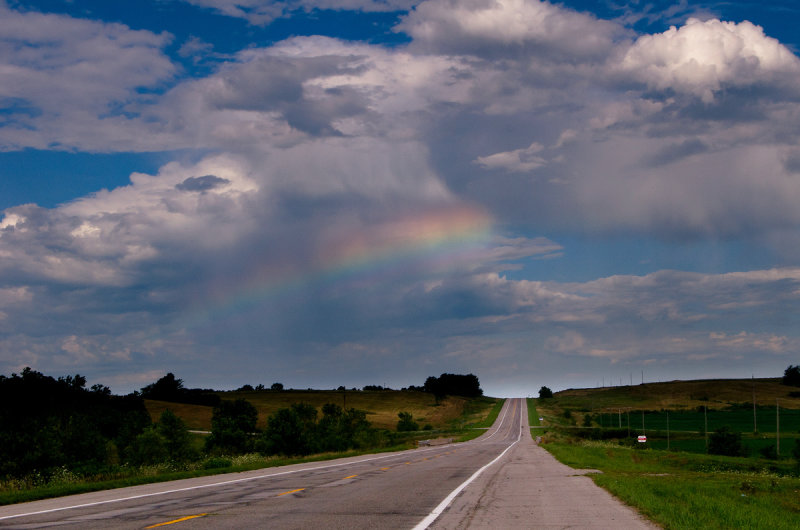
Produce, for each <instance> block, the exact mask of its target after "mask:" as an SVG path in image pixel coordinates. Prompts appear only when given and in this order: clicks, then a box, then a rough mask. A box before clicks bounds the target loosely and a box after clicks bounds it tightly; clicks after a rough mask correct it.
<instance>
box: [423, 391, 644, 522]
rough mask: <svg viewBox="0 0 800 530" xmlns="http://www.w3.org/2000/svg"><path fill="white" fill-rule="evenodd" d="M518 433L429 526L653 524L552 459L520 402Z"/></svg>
mask: <svg viewBox="0 0 800 530" xmlns="http://www.w3.org/2000/svg"><path fill="white" fill-rule="evenodd" d="M520 405H521V409H520V418H521V421H522V425H521V438H520V442H519V443H517V444H514V445H513V446H512V447H510V448H509V449H508V451H507V453H506V454H505V455H503V457H502V458H500V459H498V461H497V462H496V463H495V464H494V465H492V466H491V467H489V468H488V469H487V470H486V472H485V473H483V474H482V475H480V476H479V477H478V478H476V480H475V481H474V482H472V483H471V484H470V485H469V486H467V487H466V488H465V489H464V490H463V492H462V493H461V494H460V495H458V496H457V497H456V498H455V499H454V501H453V502H452V503H451V504H450V505H449V506H448V508H447V509H446V510H444V512H443V513H442V514H441V516H439V517H438V518H437V519H436V520H435V521H434V522H433V524H432V525H430V527H429V528H431V529H432V530H433V529H435V530H444V529H448V530H451V529H452V530H455V529H458V530H463V529H469V528H559V529H560V528H614V529H616V528H625V529H626V530H628V529H653V528H657V526H655V525H653V524H652V523H651V522H649V521H647V520H645V519H644V518H642V517H641V516H640V515H639V514H638V513H637V512H636V511H634V510H633V509H631V508H629V507H628V506H625V505H624V504H622V503H621V502H620V501H619V500H618V499H615V498H614V497H612V496H611V495H610V494H609V493H608V492H607V491H605V490H603V489H602V488H600V487H599V486H597V485H595V483H594V482H593V481H592V480H591V479H590V478H589V477H587V476H586V474H587V473H588V472H590V471H591V470H576V469H573V468H571V467H568V466H565V465H564V464H561V463H560V462H558V461H557V460H556V459H555V458H553V456H551V455H550V453H548V452H547V451H545V450H544V449H542V448H541V447H539V446H538V445H536V443H535V442H534V441H533V439H532V438H531V435H530V428H529V426H528V422H527V418H528V413H527V404H526V403H525V402H524V401H521V403H520Z"/></svg>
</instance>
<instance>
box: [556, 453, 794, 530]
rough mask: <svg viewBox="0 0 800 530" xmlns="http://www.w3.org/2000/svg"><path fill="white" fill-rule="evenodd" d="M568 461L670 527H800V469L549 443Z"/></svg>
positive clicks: (621, 497)
mask: <svg viewBox="0 0 800 530" xmlns="http://www.w3.org/2000/svg"><path fill="white" fill-rule="evenodd" d="M544 447H545V448H546V449H547V450H548V451H550V452H551V453H552V454H553V455H554V456H556V458H558V460H560V461H561V462H563V463H565V464H567V465H569V466H572V467H575V468H584V469H585V468H590V469H598V470H600V471H602V474H594V475H592V479H593V480H594V481H595V482H596V483H597V484H598V485H600V486H602V487H604V488H606V489H608V490H609V491H610V492H611V493H613V494H614V495H616V496H617V497H619V498H620V499H622V500H623V501H624V502H626V503H627V504H630V505H632V506H634V507H636V508H637V509H639V511H640V512H642V513H643V514H644V515H646V516H648V517H649V518H651V519H652V520H653V521H655V522H657V523H658V524H660V525H662V526H664V527H665V528H775V529H777V528H787V529H788V528H798V527H800V496H798V491H800V478H798V477H797V476H787V475H788V474H789V473H790V472H791V471H792V468H791V466H792V465H793V464H789V463H784V464H783V465H776V464H774V463H769V462H766V461H756V460H755V459H748V458H732V457H718V456H709V455H696V454H688V453H673V452H666V451H656V450H651V449H644V450H642V449H636V448H629V447H620V446H618V445H615V444H612V443H604V442H583V443H578V444H565V443H550V444H546V445H544Z"/></svg>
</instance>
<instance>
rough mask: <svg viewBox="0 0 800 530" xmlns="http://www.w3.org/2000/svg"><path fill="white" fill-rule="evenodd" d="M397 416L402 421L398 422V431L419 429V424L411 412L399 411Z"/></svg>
mask: <svg viewBox="0 0 800 530" xmlns="http://www.w3.org/2000/svg"><path fill="white" fill-rule="evenodd" d="M397 417H398V418H400V421H398V422H397V430H398V431H418V430H419V425H418V424H417V422H415V421H414V419H413V418H412V417H411V413H410V412H398V413H397Z"/></svg>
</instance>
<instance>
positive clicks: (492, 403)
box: [456, 397, 506, 442]
mask: <svg viewBox="0 0 800 530" xmlns="http://www.w3.org/2000/svg"><path fill="white" fill-rule="evenodd" d="M505 401H506V400H505V399H497V398H487V397H482V398H478V399H475V400H473V401H472V402H471V405H470V407H469V408H468V409H467V410H465V411H464V416H463V417H465V418H468V419H467V420H465V421H464V422H462V425H463V428H462V429H461V434H460V436H458V437H457V438H456V441H457V442H468V441H469V440H474V439H475V438H477V437H478V436H480V435H481V434H483V433H484V432H486V431H485V429H488V428H489V427H491V426H492V425H493V424H494V422H495V421H496V420H497V416H499V415H500V410H501V409H502V408H503V403H505ZM490 407H491V408H490ZM487 410H488V414H487V413H486V412H487Z"/></svg>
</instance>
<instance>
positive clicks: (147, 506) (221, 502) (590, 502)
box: [0, 399, 650, 530]
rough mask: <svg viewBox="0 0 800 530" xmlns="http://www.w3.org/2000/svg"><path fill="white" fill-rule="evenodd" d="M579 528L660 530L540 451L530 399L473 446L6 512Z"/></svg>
mask: <svg viewBox="0 0 800 530" xmlns="http://www.w3.org/2000/svg"><path fill="white" fill-rule="evenodd" d="M543 480H547V484H545V483H544V482H543ZM544 485H547V487H546V488H543V486H544ZM576 485H577V486H580V487H576ZM559 488H560V489H559ZM595 497H597V499H599V500H597V501H596V500H595ZM540 512H541V513H540ZM576 514H577V515H576ZM576 517H577V518H576ZM573 520H574V521H573ZM571 521H573V522H571ZM564 523H567V524H564ZM172 525H176V526H172ZM576 525H577V526H583V527H595V528H601V527H605V528H609V527H617V528H621V527H624V528H632V527H637V525H638V527H641V528H648V527H650V526H648V523H646V522H645V521H643V520H642V519H640V518H639V517H638V516H637V515H636V514H635V513H634V512H632V511H631V510H630V509H628V508H626V507H624V506H623V505H621V504H620V503H618V502H617V501H615V500H614V499H613V498H612V497H611V496H610V495H608V493H606V492H605V491H603V490H601V489H600V488H598V487H597V486H595V485H594V483H592V482H591V480H590V479H588V478H587V477H584V476H580V474H579V473H577V472H576V471H575V470H572V469H571V468H568V467H566V466H563V465H562V464H559V463H557V462H556V461H555V459H553V458H552V457H551V456H550V455H549V454H547V453H546V452H545V451H544V450H542V449H541V448H539V447H537V446H536V445H535V444H534V442H533V440H532V439H531V436H530V429H529V427H528V425H527V407H526V403H525V400H524V399H508V400H506V402H505V404H504V406H503V408H502V410H501V412H500V415H499V416H498V419H497V421H496V422H495V424H494V425H493V426H492V428H491V429H489V430H488V431H487V432H486V433H485V434H483V435H482V436H480V437H479V438H477V439H475V440H472V441H470V442H465V443H460V444H448V445H443V446H436V447H424V448H420V449H411V450H407V451H400V452H394V453H381V454H375V455H364V456H359V457H351V458H342V459H337V460H330V461H326V462H313V463H306V464H295V465H290V466H283V467H276V468H268V469H260V470H256V471H248V472H245V473H231V474H225V475H215V476H211V477H201V478H194V479H186V480H179V481H174V482H166V483H160V484H147V485H142V486H135V487H131V488H122V489H116V490H108V491H102V492H94V493H87V494H82V495H74V496H70V497H61V498H58V499H48V500H44V501H36V502H30V503H24V504H16V505H11V506H2V507H0V526H2V527H7V528H46V527H58V528H103V529H106V528H121V529H124V528H137V529H142V528H160V527H162V526H172V527H173V528H176V529H177V528H187V529H188V528H191V529H203V528H267V527H275V528H304V529H305V528H314V527H317V528H326V529H328V528H347V529H354V528H414V529H416V530H421V529H424V528H428V527H430V528H468V527H472V528H486V527H489V526H494V527H495V528H509V527H516V528H544V527H560V528H563V527H566V526H573V527H574V526H576Z"/></svg>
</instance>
